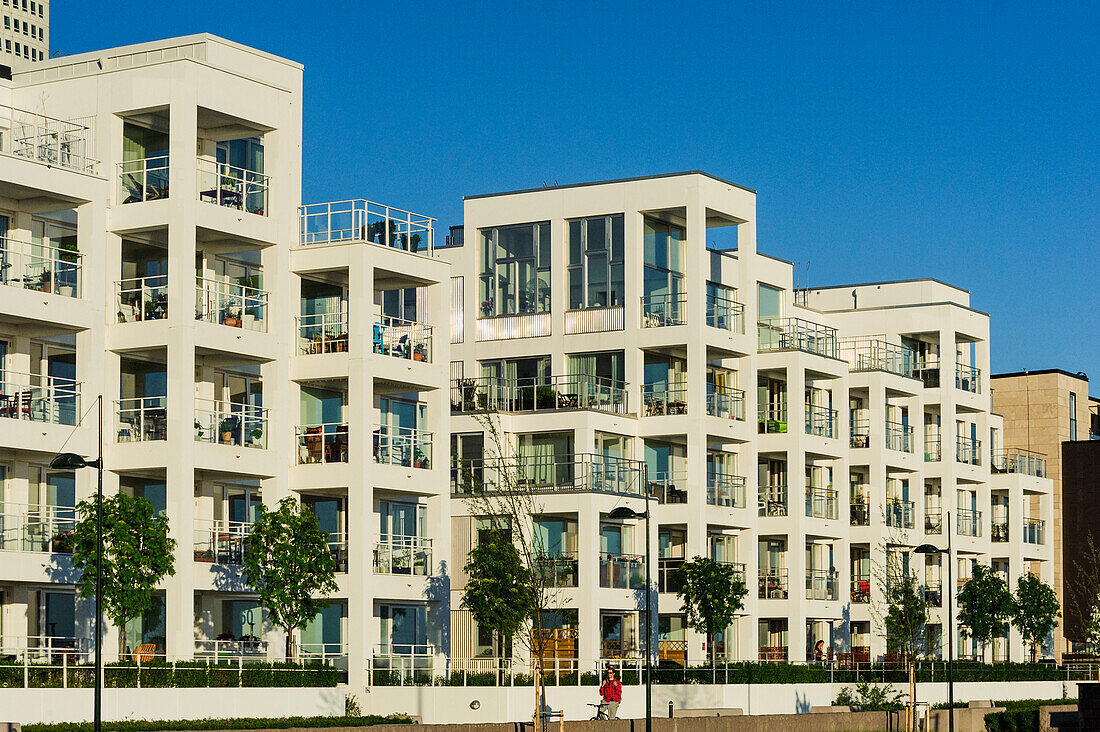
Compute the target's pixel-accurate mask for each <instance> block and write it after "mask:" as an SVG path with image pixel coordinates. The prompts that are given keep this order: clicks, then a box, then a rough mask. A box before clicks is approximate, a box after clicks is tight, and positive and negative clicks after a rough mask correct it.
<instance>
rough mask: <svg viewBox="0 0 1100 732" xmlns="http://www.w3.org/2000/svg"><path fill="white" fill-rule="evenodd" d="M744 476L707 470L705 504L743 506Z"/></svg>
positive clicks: (729, 506) (744, 505)
mask: <svg viewBox="0 0 1100 732" xmlns="http://www.w3.org/2000/svg"><path fill="white" fill-rule="evenodd" d="M745 483H746V481H745V478H744V476H741V475H732V474H730V473H719V472H714V471H708V472H707V505H708V506H721V507H723V508H745V507H746V506H747V505H748V504H747V503H746V502H745Z"/></svg>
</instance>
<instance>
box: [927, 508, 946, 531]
mask: <svg viewBox="0 0 1100 732" xmlns="http://www.w3.org/2000/svg"><path fill="white" fill-rule="evenodd" d="M924 533H925V534H930V535H933V536H934V535H936V534H942V533H943V512H942V511H941V510H940V509H938V508H926V509H924Z"/></svg>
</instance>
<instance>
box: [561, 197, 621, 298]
mask: <svg viewBox="0 0 1100 732" xmlns="http://www.w3.org/2000/svg"><path fill="white" fill-rule="evenodd" d="M623 249H624V245H623V215H622V214H618V215H616V216H596V217H593V218H587V219H577V220H575V221H570V222H569V308H570V309H571V310H576V309H579V308H602V307H612V306H617V305H622V304H623V289H624V284H623V279H624V278H623V258H624V255H623Z"/></svg>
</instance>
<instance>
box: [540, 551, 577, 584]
mask: <svg viewBox="0 0 1100 732" xmlns="http://www.w3.org/2000/svg"><path fill="white" fill-rule="evenodd" d="M531 571H532V573H533V574H535V575H536V576H537V577H538V578H539V580H540V581H541V582H542V583H543V586H545V587H576V586H577V575H578V572H577V553H576V552H555V553H553V554H542V555H540V556H537V557H535V562H534V566H533V567H532V568H531Z"/></svg>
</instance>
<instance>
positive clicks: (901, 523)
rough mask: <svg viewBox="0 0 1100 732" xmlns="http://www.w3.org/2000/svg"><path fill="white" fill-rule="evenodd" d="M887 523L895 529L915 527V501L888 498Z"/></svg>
mask: <svg viewBox="0 0 1100 732" xmlns="http://www.w3.org/2000/svg"><path fill="white" fill-rule="evenodd" d="M886 525H887V526H891V527H893V528H895V529H911V528H913V502H912V501H903V500H901V499H900V498H887V499H886Z"/></svg>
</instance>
